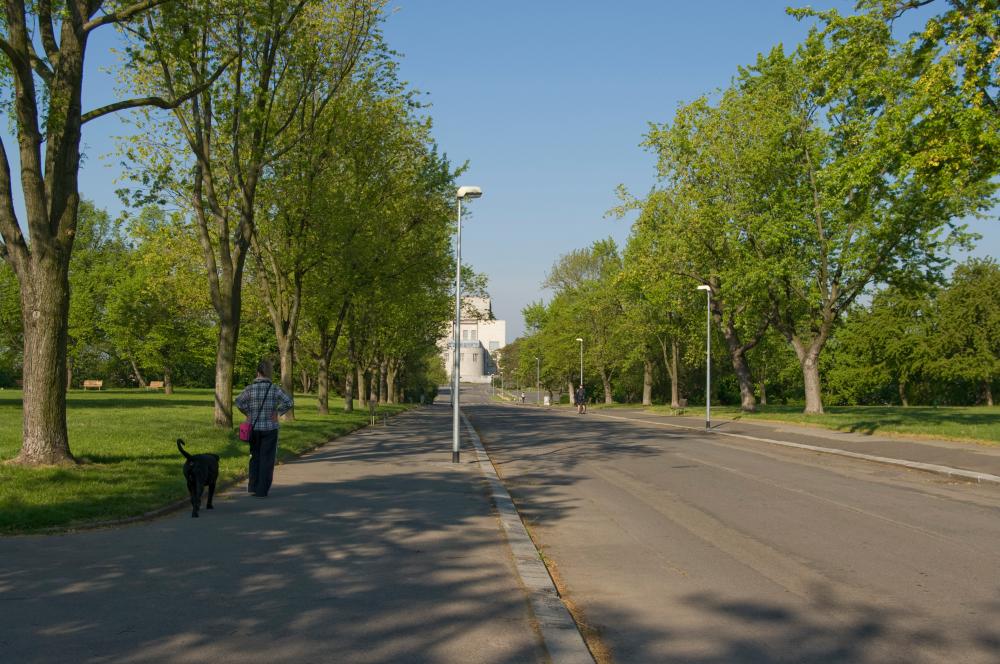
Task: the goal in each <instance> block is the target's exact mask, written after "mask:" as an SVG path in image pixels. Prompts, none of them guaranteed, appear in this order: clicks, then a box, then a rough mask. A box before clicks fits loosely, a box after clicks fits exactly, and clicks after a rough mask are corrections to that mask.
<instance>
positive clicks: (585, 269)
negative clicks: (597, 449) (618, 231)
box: [543, 238, 625, 403]
mask: <svg viewBox="0 0 1000 664" xmlns="http://www.w3.org/2000/svg"><path fill="white" fill-rule="evenodd" d="M620 272H621V256H620V255H619V252H618V247H617V246H616V245H615V243H614V241H613V240H611V239H610V238H609V239H607V240H598V241H597V242H594V244H593V245H591V246H590V247H588V248H587V249H577V250H575V251H571V252H570V253H568V254H566V255H564V256H562V257H561V258H560V259H559V260H558V261H556V263H555V265H553V266H552V270H551V271H550V272H549V275H548V277H547V278H546V280H545V283H544V284H543V285H544V286H545V287H547V288H551V289H553V290H554V291H556V293H557V298H556V299H553V302H552V304H551V305H550V306H554V305H556V304H557V300H558V305H559V306H561V307H565V308H566V312H565V314H566V315H567V317H568V318H569V319H570V320H571V321H572V323H571V324H570V325H569V326H567V327H564V328H562V333H563V334H565V335H567V336H568V337H569V338H570V339H575V338H576V335H580V336H581V337H583V338H584V355H585V357H586V359H587V360H588V361H589V363H590V364H591V366H593V368H594V369H596V370H597V373H598V376H599V377H600V379H601V385H602V387H603V389H604V402H605V403H612V401H613V398H612V386H611V381H612V378H613V377H614V375H615V373H616V372H617V371H619V370H620V369H621V367H622V364H623V362H624V360H625V354H624V353H623V352H622V347H621V343H622V341H623V339H622V332H623V328H622V325H621V323H622V314H623V308H622V302H621V298H620V294H619V292H618V289H617V280H618V276H619V274H620ZM559 295H561V296H563V297H562V298H558V296H559ZM574 330H575V332H574Z"/></svg>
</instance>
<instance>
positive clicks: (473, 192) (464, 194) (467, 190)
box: [456, 186, 483, 199]
mask: <svg viewBox="0 0 1000 664" xmlns="http://www.w3.org/2000/svg"><path fill="white" fill-rule="evenodd" d="M482 195H483V190H482V189H480V188H479V187H468V186H466V187H459V188H458V194H456V196H457V197H458V198H459V199H463V198H479V197H480V196H482Z"/></svg>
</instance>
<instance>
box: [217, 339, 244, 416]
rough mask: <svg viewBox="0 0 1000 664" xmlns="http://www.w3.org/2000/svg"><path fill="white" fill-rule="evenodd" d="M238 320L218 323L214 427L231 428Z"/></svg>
mask: <svg viewBox="0 0 1000 664" xmlns="http://www.w3.org/2000/svg"><path fill="white" fill-rule="evenodd" d="M239 333H240V324H239V322H238V320H237V321H236V322H232V321H230V320H223V321H220V322H219V343H218V346H217V347H216V352H215V413H214V415H215V426H217V427H219V428H223V429H231V428H232V427H233V374H234V372H235V369H236V342H237V340H238V338H239Z"/></svg>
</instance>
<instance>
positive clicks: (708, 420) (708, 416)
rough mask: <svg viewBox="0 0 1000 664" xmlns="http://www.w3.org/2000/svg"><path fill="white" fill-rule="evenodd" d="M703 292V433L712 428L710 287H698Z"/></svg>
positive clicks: (706, 285)
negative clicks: (706, 297)
mask: <svg viewBox="0 0 1000 664" xmlns="http://www.w3.org/2000/svg"><path fill="white" fill-rule="evenodd" d="M698 290H703V291H705V295H707V296H708V299H706V300H705V303H706V305H705V431H708V430H710V429H711V428H712V287H711V286H709V285H708V284H702V285H701V286H698Z"/></svg>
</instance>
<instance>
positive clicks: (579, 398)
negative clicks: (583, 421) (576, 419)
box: [576, 385, 587, 415]
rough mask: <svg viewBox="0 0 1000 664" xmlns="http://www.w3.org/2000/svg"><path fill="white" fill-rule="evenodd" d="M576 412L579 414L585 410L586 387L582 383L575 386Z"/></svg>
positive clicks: (582, 413)
mask: <svg viewBox="0 0 1000 664" xmlns="http://www.w3.org/2000/svg"><path fill="white" fill-rule="evenodd" d="M576 412H577V413H579V414H580V415H584V414H585V413H586V412H587V388H585V387H584V386H583V385H580V387H578V388H576Z"/></svg>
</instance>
